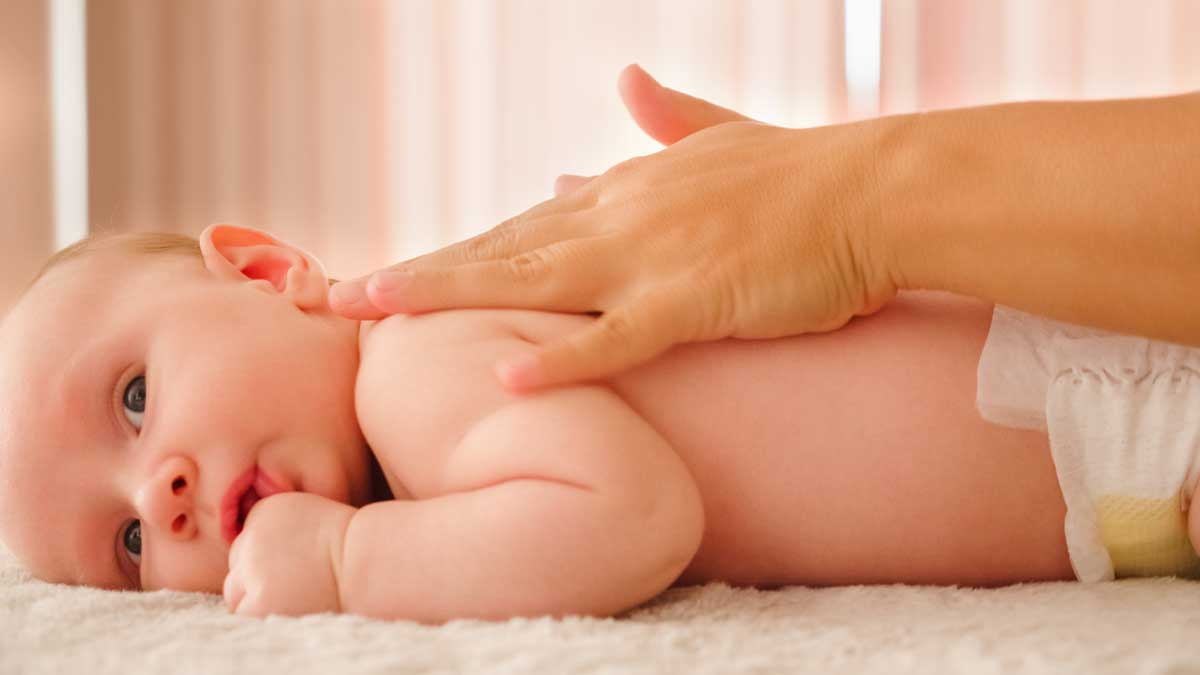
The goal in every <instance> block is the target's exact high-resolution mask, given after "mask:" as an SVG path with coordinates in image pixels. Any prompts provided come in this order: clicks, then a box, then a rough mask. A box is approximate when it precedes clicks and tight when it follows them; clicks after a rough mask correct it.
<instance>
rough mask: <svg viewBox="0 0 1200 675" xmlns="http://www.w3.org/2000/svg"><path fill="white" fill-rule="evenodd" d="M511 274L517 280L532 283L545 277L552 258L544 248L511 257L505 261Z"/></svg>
mask: <svg viewBox="0 0 1200 675" xmlns="http://www.w3.org/2000/svg"><path fill="white" fill-rule="evenodd" d="M505 267H506V269H507V270H508V274H509V276H510V277H511V278H512V279H513V280H514V281H516V282H518V283H522V284H530V283H534V282H536V281H539V280H541V279H543V278H545V276H546V273H547V272H548V271H549V270H550V267H551V259H550V256H549V255H548V254H547V253H546V251H544V250H541V249H539V250H534V251H526V252H524V253H521V254H519V255H516V256H513V257H512V258H509V259H508V261H507V262H506V263H505Z"/></svg>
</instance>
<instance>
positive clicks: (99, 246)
mask: <svg viewBox="0 0 1200 675" xmlns="http://www.w3.org/2000/svg"><path fill="white" fill-rule="evenodd" d="M111 249H118V250H122V251H125V252H127V253H151V254H152V253H177V254H182V255H194V256H196V258H197V259H199V258H200V242H199V241H197V240H196V238H195V237H189V236H187V235H186V234H175V233H174V232H126V233H121V234H113V233H102V234H90V235H88V236H86V237H84V238H83V239H80V240H79V241H77V242H75V243H74V244H71V245H70V246H68V247H66V248H64V249H62V250H61V251H59V252H57V253H55V254H54V255H52V256H50V259H49V260H47V261H46V264H45V265H42V269H41V270H39V271H38V273H37V275H36V276H35V277H34V278H33V281H31V282H29V286H30V287H32V286H33V285H34V284H36V283H37V282H38V280H39V279H41V278H42V277H43V276H45V275H46V273H47V272H49V271H50V270H52V269H54V268H55V267H58V266H59V265H61V264H63V263H65V262H69V261H71V260H75V259H76V258H82V257H83V256H85V255H87V254H89V253H94V252H96V251H104V250H111Z"/></svg>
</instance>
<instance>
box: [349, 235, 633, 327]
mask: <svg viewBox="0 0 1200 675" xmlns="http://www.w3.org/2000/svg"><path fill="white" fill-rule="evenodd" d="M613 246H615V244H613V243H611V239H610V238H608V237H589V238H586V239H573V240H568V241H561V242H558V243H555V244H551V245H549V246H545V247H543V248H538V249H534V250H532V251H526V252H524V253H521V254H518V255H516V256H513V257H511V258H506V259H503V260H489V261H485V262H478V263H467V264H463V265H457V266H453V267H410V268H403V269H398V270H391V271H388V272H386V273H382V272H381V273H379V274H376V275H374V276H372V277H371V279H370V280H369V281H368V282H367V285H366V295H367V298H368V299H369V300H370V302H371V304H372V305H374V306H375V307H376V308H377V309H379V310H382V311H383V312H386V313H388V314H395V313H400V312H403V313H406V314H416V313H420V312H430V311H434V310H438V309H448V308H451V307H515V308H521V307H523V308H530V309H543V310H549V311H563V312H580V311H588V310H592V309H596V307H595V305H596V303H597V300H598V298H599V297H600V294H601V292H602V289H604V288H606V287H607V286H606V284H615V282H616V281H617V278H616V273H615V270H614V269H612V268H606V267H600V266H589V265H583V264H579V263H578V262H577V261H579V260H596V259H600V260H609V259H613V257H614V254H613V253H611V252H610V251H609V250H608V249H610V248H611V247H613Z"/></svg>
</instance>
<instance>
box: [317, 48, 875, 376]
mask: <svg viewBox="0 0 1200 675" xmlns="http://www.w3.org/2000/svg"><path fill="white" fill-rule="evenodd" d="M620 91H621V95H622V97H623V99H624V100H625V103H626V106H627V107H628V108H629V110H630V112H631V113H632V114H633V116H634V119H635V120H637V122H638V124H639V125H640V126H641V127H642V128H643V129H644V130H646V131H647V132H648V133H649V134H650V135H651V136H654V137H655V138H657V139H658V140H660V141H662V142H664V143H673V144H672V145H670V147H668V148H666V149H664V150H662V151H660V152H658V153H655V154H653V155H649V156H646V157H638V158H634V159H632V160H629V161H626V162H622V163H621V164H618V165H617V166H615V167H613V168H612V169H610V170H609V171H607V172H605V173H604V174H603V175H601V176H599V177H596V178H595V179H590V180H589V179H586V178H583V177H569V176H568V177H562V178H560V179H559V181H558V184H557V185H556V192H557V193H559V196H557V197H556V198H554V199H551V200H549V201H546V202H543V203H541V204H538V205H537V206H535V207H533V208H532V209H530V210H528V211H526V212H524V213H522V214H520V215H518V216H516V217H514V218H511V219H509V220H508V221H505V222H504V223H502V224H500V225H499V226H497V227H496V228H494V229H492V230H490V231H488V232H485V233H484V234H481V235H479V236H477V237H474V238H472V239H469V240H467V241H464V242H460V243H458V244H454V245H451V246H448V247H446V248H444V249H441V250H439V251H436V252H433V253H430V254H428V255H425V256H421V257H419V258H416V259H414V260H411V261H407V262H405V263H401V264H399V265H396V266H393V267H391V268H388V269H385V270H382V271H380V272H377V273H375V274H373V275H371V276H369V277H364V278H360V279H355V280H353V281H348V282H343V283H342V284H338V285H337V286H335V287H334V288H333V289H332V290H331V293H330V302H331V305H332V306H333V308H334V309H335V310H336V311H338V312H340V313H342V314H344V315H345V316H348V317H351V318H359V319H377V318H381V317H383V316H386V315H388V314H391V313H398V312H404V313H420V312H428V311H434V310H440V309H448V308H453V307H509V308H532V309H543V310H551V311H560V312H588V311H601V312H603V314H602V316H600V318H598V319H597V320H596V321H595V322H594V323H593V324H592V325H590V326H589V327H587V328H584V329H581V330H580V331H579V332H577V333H575V334H573V335H570V336H568V337H566V338H565V339H562V340H560V341H558V342H556V343H553V344H548V345H544V346H543V347H542V348H541V349H540V350H539V351H538V352H536V353H535V354H533V355H532V356H531V357H529V358H527V359H525V360H522V361H518V362H514V363H502V364H498V366H497V371H496V372H497V375H498V376H499V377H500V379H501V381H502V382H503V383H504V384H505V385H506V386H508V387H509V388H510V389H514V390H518V391H520V390H526V389H531V388H536V387H541V386H548V385H553V384H563V383H568V382H573V381H579V380H586V379H594V378H603V377H606V376H610V375H613V374H615V373H617V372H619V371H621V370H624V369H626V368H629V367H631V366H634V365H636V364H639V363H642V362H645V361H647V360H649V359H651V358H653V357H654V356H656V355H658V354H659V353H661V352H663V351H665V350H666V349H668V348H670V347H671V346H672V345H675V344H678V343H682V342H689V341H700V340H716V339H720V338H725V337H738V338H772V337H779V336H783V335H792V334H797V333H804V332H810V331H828V330H833V329H835V328H838V327H840V326H842V325H843V324H845V323H846V322H847V321H848V320H849V319H850V318H851V317H853V316H854V315H856V314H867V313H870V312H874V311H876V310H878V309H879V308H880V307H882V306H883V305H884V304H885V303H886V302H887V301H888V300H889V299H890V298H891V297H892V296H894V295H895V292H896V285H895V283H894V282H893V280H892V275H891V271H890V270H889V269H888V264H889V261H888V259H887V256H886V250H884V247H882V246H881V245H880V243H879V240H880V237H881V235H880V232H879V230H880V229H881V228H880V218H881V216H880V207H879V203H878V189H877V186H876V184H875V182H876V181H875V175H876V173H875V172H876V167H875V162H876V149H877V144H878V140H879V139H878V138H877V137H878V136H879V132H880V130H881V129H882V126H881V125H882V124H883V123H884V122H886V121H887V118H885V119H884V120H873V121H870V122H864V123H858V124H850V125H839V126H830V127H821V128H815V129H799V130H793V129H785V128H780V127H774V126H770V125H766V124H761V123H758V122H754V121H752V120H749V119H748V118H745V117H742V116H741V115H738V114H737V113H734V112H732V111H729V110H726V109H724V108H720V107H718V106H715V105H713V104H711V103H708V102H706V101H703V100H700V99H697V98H693V97H691V96H687V95H686V94H683V93H680V92H677V91H673V90H671V89H667V88H665V87H662V86H661V85H659V84H658V83H657V82H655V81H654V80H653V79H651V78H650V77H649V76H648V75H646V74H645V73H644V72H643V71H642V70H640V69H639V68H637V67H636V66H631V67H629V68H626V69H625V71H624V72H622V75H621V79H620ZM679 139H682V140H679Z"/></svg>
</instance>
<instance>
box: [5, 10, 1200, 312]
mask: <svg viewBox="0 0 1200 675" xmlns="http://www.w3.org/2000/svg"><path fill="white" fill-rule="evenodd" d="M1198 34H1200V2H1198V1H1196V0H1141V1H1139V2H1136V3H1135V2H1126V1H1122V0H972V1H970V2H965V1H961V0H882V1H881V0H745V1H736V0H559V1H552V0H395V1H393V2H387V1H384V0H373V1H372V0H342V1H334V0H261V1H259V2H243V1H242V0H172V1H171V2H162V1H159V0H103V1H101V0H93V1H92V2H86V1H85V0H4V2H3V3H2V4H0V195H2V197H0V207H2V208H0V251H2V253H0V255H2V256H3V264H2V265H0V308H3V307H5V306H7V304H8V303H9V302H10V301H11V300H12V298H13V297H14V296H15V295H16V293H17V292H19V290H20V289H21V288H22V287H23V286H24V284H25V283H26V282H27V280H28V279H29V277H30V275H32V274H33V273H34V272H35V271H36V269H37V268H38V267H40V265H41V262H42V261H43V260H44V259H45V257H46V256H47V255H49V254H50V253H51V252H52V251H53V250H55V249H56V248H58V247H60V246H62V245H64V244H65V243H68V242H70V241H72V240H74V239H76V238H78V237H80V236H82V235H83V234H85V233H86V232H88V231H89V230H96V229H102V230H130V229H160V230H174V231H182V232H188V233H192V234H195V233H197V232H198V231H199V230H200V229H201V228H203V227H204V226H205V225H207V224H208V223H212V222H236V223H240V224H247V225H254V226H258V227H263V228H267V229H270V230H272V231H274V232H276V233H277V234H279V235H281V236H284V237H287V238H290V239H291V240H293V241H295V242H296V243H298V244H300V245H302V246H304V247H305V248H307V249H309V250H311V251H313V252H314V253H316V254H317V255H318V256H320V257H321V258H322V259H323V260H324V261H325V263H326V265H327V267H328V268H329V270H330V272H331V273H332V274H334V275H335V276H342V277H347V276H352V275H356V274H358V273H362V272H365V271H367V270H369V269H371V268H374V267H376V266H380V265H383V264H386V263H389V262H394V261H397V260H400V259H402V258H405V257H409V256H412V255H416V254H419V253H422V252H425V251H428V250H430V249H432V248H434V247H437V246H439V245H441V244H444V243H448V242H450V241H452V240H455V239H459V238H462V237H465V236H468V235H471V234H474V233H477V232H479V231H482V230H484V229H487V228H488V227H491V226H492V225H494V224H496V223H498V222H499V221H501V220H503V219H504V218H506V217H508V216H510V215H513V214H515V213H517V212H520V211H522V210H524V209H526V208H528V207H530V206H532V205H533V204H534V203H536V202H538V201H541V200H544V199H546V198H548V197H549V196H550V194H551V186H552V184H553V180H554V178H555V176H556V175H558V174H559V173H562V172H573V173H587V174H592V173H599V172H602V171H604V170H605V169H606V168H607V167H608V166H611V165H612V164H615V163H617V162H619V161H621V160H622V159H625V158H627V157H629V156H631V155H634V154H647V153H650V152H654V151H655V150H656V149H657V147H658V146H657V145H656V144H655V143H654V142H653V141H650V140H649V139H647V138H644V137H643V136H642V135H641V133H640V131H638V129H637V128H636V126H635V125H634V124H633V123H632V122H631V121H629V120H628V118H627V117H626V115H625V113H624V110H623V108H622V107H621V104H620V100H619V98H618V97H617V94H616V87H615V83H616V76H617V74H618V72H619V71H620V69H621V68H622V67H623V66H625V65H626V64H628V63H632V62H637V63H640V64H642V66H643V67H645V68H646V69H647V70H648V71H649V72H650V73H651V74H653V75H654V76H656V77H657V78H658V79H659V80H660V81H661V82H663V83H664V84H666V85H668V86H672V87H675V88H678V89H682V90H684V91H687V92H690V93H693V94H695V95H698V96H702V97H705V98H709V99H712V100H714V101H716V102H718V103H720V104H722V105H725V106H727V107H732V108H735V109H738V110H740V111H742V112H745V113H747V114H750V115H752V116H755V117H758V118H759V119H762V120H764V121H768V122H772V123H776V124H782V125H788V126H813V125H821V124H829V123H835V122H841V121H845V120H849V119H855V118H861V117H867V116H873V115H877V114H888V113H898V112H907V111H912V110H923V109H931V108H942V107H950V106H960V105H970V104H980V103H990V102H997V101H1004V100H1022V99H1030V98H1104V97H1118V96H1142V95H1156V94H1166V93H1171V92H1179V91H1186V90H1192V89H1198V88H1200V40H1198V39H1197V37H1196V36H1197V35H1198Z"/></svg>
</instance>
